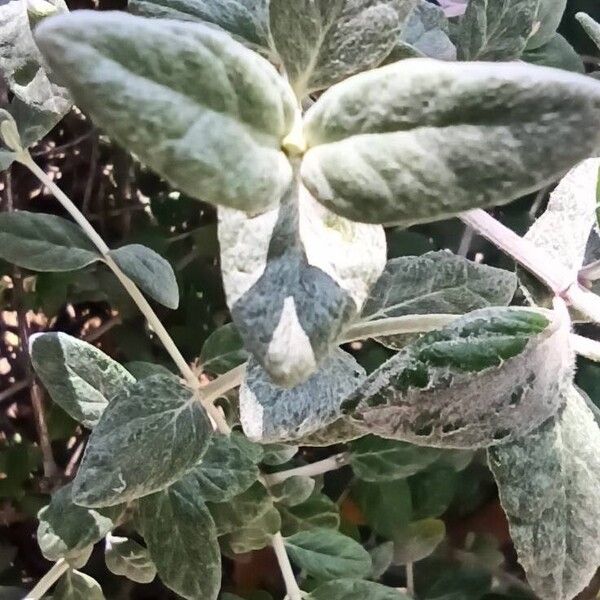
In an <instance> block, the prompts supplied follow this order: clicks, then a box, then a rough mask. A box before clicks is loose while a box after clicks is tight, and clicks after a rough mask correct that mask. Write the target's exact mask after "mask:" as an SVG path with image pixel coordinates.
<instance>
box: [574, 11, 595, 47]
mask: <svg viewBox="0 0 600 600" xmlns="http://www.w3.org/2000/svg"><path fill="white" fill-rule="evenodd" d="M575 18H576V19H577V20H578V21H579V22H580V23H581V26H582V27H583V29H584V30H585V32H586V33H587V34H588V35H589V36H590V38H591V40H592V41H593V42H594V44H596V46H598V48H600V23H597V22H596V21H594V19H592V17H590V16H589V15H587V14H586V13H583V12H580V13H577V14H576V15H575Z"/></svg>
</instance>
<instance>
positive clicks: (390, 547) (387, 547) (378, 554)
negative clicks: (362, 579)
mask: <svg viewBox="0 0 600 600" xmlns="http://www.w3.org/2000/svg"><path fill="white" fill-rule="evenodd" d="M369 554H370V555H371V562H372V563H373V570H372V571H371V579H380V578H381V577H383V575H384V574H385V572H386V571H387V570H388V569H389V568H390V565H391V564H392V559H393V558H394V542H383V543H382V544H379V546H375V547H374V548H373V549H372V550H370V551H369Z"/></svg>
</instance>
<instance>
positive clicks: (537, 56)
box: [522, 33, 585, 73]
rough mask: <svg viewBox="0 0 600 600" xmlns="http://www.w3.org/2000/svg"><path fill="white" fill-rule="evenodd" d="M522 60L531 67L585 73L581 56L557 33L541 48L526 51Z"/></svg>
mask: <svg viewBox="0 0 600 600" xmlns="http://www.w3.org/2000/svg"><path fill="white" fill-rule="evenodd" d="M522 58H523V60H524V61H526V62H528V63H531V64H533V65H542V66H545V67H554V68H556V69H564V70H565V71H573V72H574V73H585V66H584V64H583V60H582V59H581V56H579V54H578V53H577V50H575V48H573V46H571V44H569V42H567V40H566V39H565V38H564V37H563V36H562V35H560V34H559V33H556V34H555V35H554V37H553V38H551V39H550V41H548V42H546V43H545V44H544V45H543V46H539V47H538V48H535V49H533V50H526V51H525V52H524V53H523V56H522Z"/></svg>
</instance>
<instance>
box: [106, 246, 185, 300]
mask: <svg viewBox="0 0 600 600" xmlns="http://www.w3.org/2000/svg"><path fill="white" fill-rule="evenodd" d="M109 255H110V256H111V257H112V259H113V260H114V261H115V262H116V263H117V264H118V265H119V267H121V269H122V270H123V272H124V273H125V275H127V277H129V278H130V279H132V280H133V282H134V283H135V284H137V285H138V286H139V287H140V289H141V290H142V291H143V292H145V293H146V294H148V296H150V297H151V298H153V299H154V300H156V301H157V302H160V304H162V305H164V306H166V307H167V308H172V309H176V308H177V307H178V306H179V287H178V286H177V279H176V278H175V273H174V272H173V267H171V265H170V264H169V262H168V261H166V260H165V259H164V258H163V257H162V256H161V255H160V254H157V253H156V252H154V250H150V248H146V246H142V245H141V244H130V245H128V246H123V247H121V248H118V249H117V250H111V251H110V252H109Z"/></svg>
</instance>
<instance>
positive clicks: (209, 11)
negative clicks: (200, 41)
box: [128, 0, 269, 50]
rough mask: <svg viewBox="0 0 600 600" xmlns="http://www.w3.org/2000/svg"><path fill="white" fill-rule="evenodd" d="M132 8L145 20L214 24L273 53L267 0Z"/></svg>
mask: <svg viewBox="0 0 600 600" xmlns="http://www.w3.org/2000/svg"><path fill="white" fill-rule="evenodd" d="M128 8H129V10H130V11H131V12H132V13H135V14H138V15H142V16H144V17H155V18H156V17H158V18H166V19H177V20H179V21H196V22H200V23H202V22H205V23H212V24H214V25H217V26H218V27H220V28H222V29H224V30H225V31H227V32H229V33H231V34H232V35H234V36H235V37H236V38H238V39H239V40H240V41H242V42H245V43H247V44H250V45H251V46H257V47H258V48H259V49H263V50H264V49H269V8H268V2H267V0H129V3H128Z"/></svg>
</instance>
